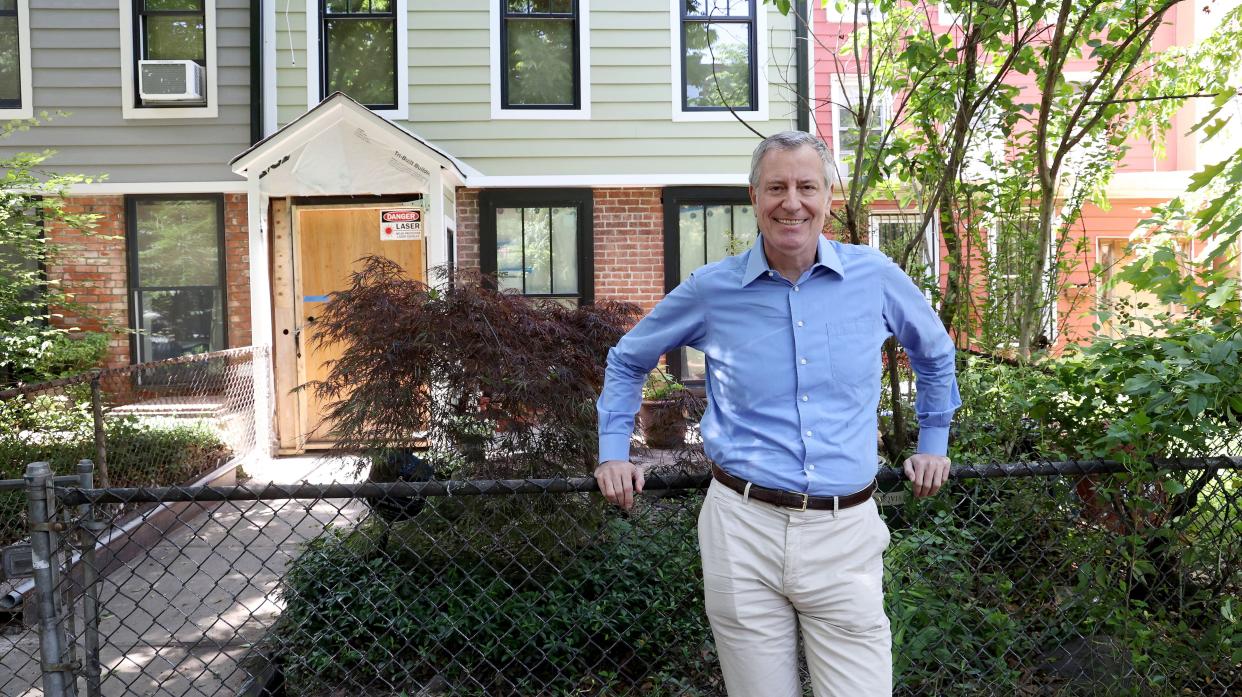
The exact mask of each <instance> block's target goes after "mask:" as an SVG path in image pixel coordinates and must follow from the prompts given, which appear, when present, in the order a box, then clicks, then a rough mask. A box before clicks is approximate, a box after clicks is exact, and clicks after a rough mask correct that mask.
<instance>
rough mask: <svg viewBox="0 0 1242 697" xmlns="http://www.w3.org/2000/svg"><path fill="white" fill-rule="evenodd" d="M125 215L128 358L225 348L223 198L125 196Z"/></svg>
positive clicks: (152, 358)
mask: <svg viewBox="0 0 1242 697" xmlns="http://www.w3.org/2000/svg"><path fill="white" fill-rule="evenodd" d="M125 220H126V226H125V227H126V247H127V248H128V256H129V260H128V261H129V274H128V276H129V298H130V303H129V306H130V327H131V328H133V329H134V330H135V333H134V335H133V338H132V350H133V357H134V361H135V362H139V363H141V362H145V361H157V360H161V359H164V358H174V357H176V356H183V355H186V354H191V353H206V352H208V351H218V350H221V349H224V348H226V347H227V345H228V337H227V331H228V329H227V322H226V321H225V313H226V309H227V307H228V305H227V298H226V297H225V280H224V279H225V275H224V274H225V272H224V197H223V196H221V195H219V194H204V195H193V196H189V195H167V196H165V195H149V196H128V197H126V200H125Z"/></svg>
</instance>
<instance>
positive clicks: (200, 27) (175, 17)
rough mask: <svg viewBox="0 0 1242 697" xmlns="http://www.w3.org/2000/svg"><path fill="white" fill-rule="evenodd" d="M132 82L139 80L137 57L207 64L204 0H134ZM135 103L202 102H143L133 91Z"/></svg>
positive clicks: (165, 105) (163, 105)
mask: <svg viewBox="0 0 1242 697" xmlns="http://www.w3.org/2000/svg"><path fill="white" fill-rule="evenodd" d="M132 8H133V13H134V17H133V26H134V37H133V38H134V56H136V57H137V60H135V61H134V65H133V71H134V84H135V85H140V84H141V82H142V75H141V73H142V67H141V66H140V65H139V61H146V60H152V61H155V60H191V61H194V62H195V63H197V64H199V65H200V66H202V67H203V68H208V69H209V68H210V66H208V65H207V8H206V3H205V0H133V2H132ZM134 99H135V102H136V105H137V106H145V107H152V106H156V107H158V108H177V107H187V106H201V103H199V102H185V103H178V102H168V103H159V104H154V105H152V104H145V103H144V102H143V101H142V98H141V96H140V95H138V94H135V95H134Z"/></svg>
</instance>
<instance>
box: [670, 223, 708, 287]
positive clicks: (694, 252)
mask: <svg viewBox="0 0 1242 697" xmlns="http://www.w3.org/2000/svg"><path fill="white" fill-rule="evenodd" d="M705 235H706V227H705V221H704V219H703V206H698V205H694V206H682V207H681V211H680V213H679V214H678V220H677V239H678V241H679V244H678V251H679V253H680V256H681V277H682V279H683V280H684V279H686V278H689V277H690V273H691V272H692V271H694V270H695V269H697V268H699V267H700V266H702V265H703V264H706V263H707V259H706V258H705V257H704V255H703V248H704V237H705Z"/></svg>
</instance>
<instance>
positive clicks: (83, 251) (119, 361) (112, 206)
mask: <svg viewBox="0 0 1242 697" xmlns="http://www.w3.org/2000/svg"><path fill="white" fill-rule="evenodd" d="M64 209H65V212H66V213H70V214H78V215H81V214H93V215H97V216H98V218H97V219H96V221H95V228H94V234H84V233H82V232H81V231H79V230H76V229H73V228H71V227H68V226H66V225H65V224H64V223H63V222H61V221H53V220H49V221H48V222H47V224H46V228H45V234H46V235H47V238H48V240H49V241H50V242H51V243H52V244H54V245H56V246H57V247H59V248H60V253H59V255H58V257H57V263H55V264H50V265H49V266H48V268H47V275H48V278H49V279H53V280H58V281H59V282H60V284H61V287H62V288H63V289H64V290H65V292H66V293H69V294H70V295H71V296H72V297H73V299H74V300H75V301H76V302H78V303H80V304H82V305H84V306H86V307H88V308H90V309H91V310H93V312H92V313H90V315H93V316H80V315H79V314H76V313H71V312H64V316H63V317H61V318H58V319H57V320H56V321H57V323H59V324H61V325H62V326H67V327H81V328H82V329H84V330H86V331H102V330H105V329H109V330H110V331H111V338H110V340H109V342H108V354H107V357H106V358H105V359H104V361H105V365H107V366H108V367H114V366H122V365H126V364H128V363H129V334H128V333H127V332H126V331H125V328H126V327H127V326H129V302H128V299H127V295H128V290H127V285H126V271H125V266H126V265H125V197H123V196H75V197H71V198H68V199H66V200H65V202H64ZM82 314H83V315H85V314H87V313H82Z"/></svg>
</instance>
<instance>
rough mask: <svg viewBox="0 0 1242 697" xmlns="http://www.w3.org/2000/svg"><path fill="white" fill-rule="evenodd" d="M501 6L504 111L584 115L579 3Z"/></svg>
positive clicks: (519, 1)
mask: <svg viewBox="0 0 1242 697" xmlns="http://www.w3.org/2000/svg"><path fill="white" fill-rule="evenodd" d="M498 1H499V2H500V10H501V13H500V61H501V65H500V72H501V76H500V79H501V82H500V103H501V107H502V108H504V109H578V108H580V107H581V105H582V90H581V83H582V75H581V71H580V70H579V60H578V56H579V51H580V50H581V47H580V41H581V39H580V36H579V34H580V32H579V26H580V25H579V23H578V0H498Z"/></svg>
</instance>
